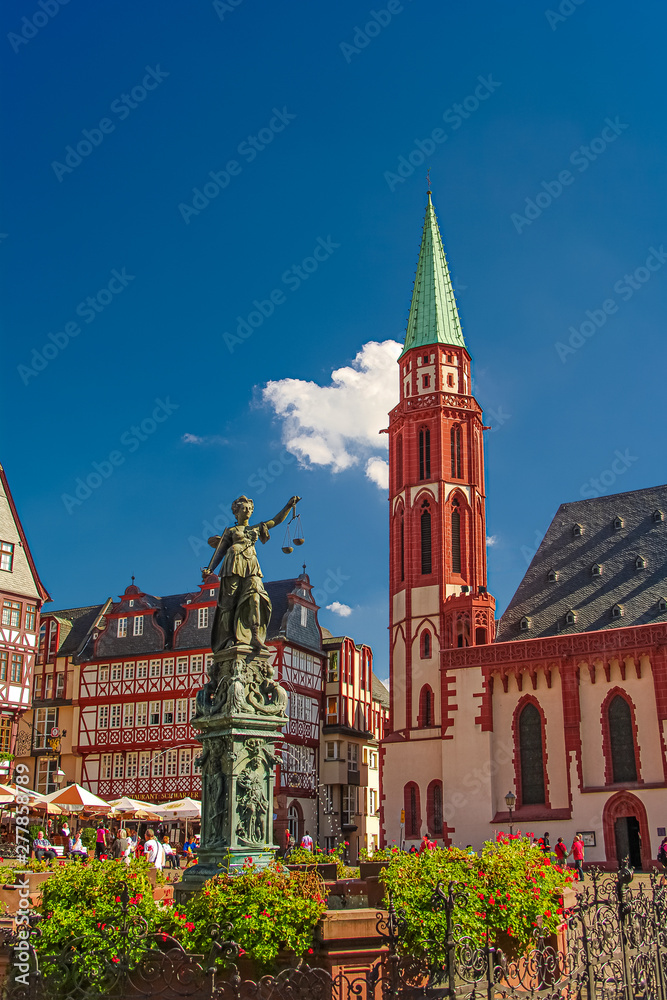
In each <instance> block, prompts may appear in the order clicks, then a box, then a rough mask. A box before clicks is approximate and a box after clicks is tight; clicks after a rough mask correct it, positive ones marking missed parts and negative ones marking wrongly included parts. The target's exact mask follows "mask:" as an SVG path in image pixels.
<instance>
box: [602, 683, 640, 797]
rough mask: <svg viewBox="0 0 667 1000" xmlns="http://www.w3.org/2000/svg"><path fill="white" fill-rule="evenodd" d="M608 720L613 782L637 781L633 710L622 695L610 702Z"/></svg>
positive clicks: (616, 696)
mask: <svg viewBox="0 0 667 1000" xmlns="http://www.w3.org/2000/svg"><path fill="white" fill-rule="evenodd" d="M607 719H608V724H609V753H610V757H611V772H612V781H613V782H614V783H618V782H625V781H636V780H637V757H636V753H635V734H634V727H633V725H632V709H631V708H630V705H629V704H628V702H627V701H626V700H625V698H623V697H622V695H620V694H617V695H615V696H614V697H613V698H612V700H611V701H610V703H609V708H608V709H607Z"/></svg>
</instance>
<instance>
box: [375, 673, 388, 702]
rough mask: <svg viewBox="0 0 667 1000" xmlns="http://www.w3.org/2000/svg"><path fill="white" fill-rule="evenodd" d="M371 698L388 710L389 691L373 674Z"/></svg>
mask: <svg viewBox="0 0 667 1000" xmlns="http://www.w3.org/2000/svg"><path fill="white" fill-rule="evenodd" d="M372 680H373V691H372V694H373V698H374V700H375V701H379V702H380V704H381V705H382V707H383V708H389V691H388V690H387V688H386V687H385V686H384V684H383V683H382V681H381V680H380V678H379V677H378V676H376V674H373V679H372Z"/></svg>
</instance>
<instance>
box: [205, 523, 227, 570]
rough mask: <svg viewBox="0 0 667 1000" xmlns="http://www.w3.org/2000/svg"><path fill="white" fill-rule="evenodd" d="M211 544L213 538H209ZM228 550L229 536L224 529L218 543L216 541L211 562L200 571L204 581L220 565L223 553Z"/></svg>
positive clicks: (213, 540)
mask: <svg viewBox="0 0 667 1000" xmlns="http://www.w3.org/2000/svg"><path fill="white" fill-rule="evenodd" d="M211 542H215V539H214V538H213V539H211V538H209V543H211ZM228 548H229V534H228V532H227V529H226V528H225V530H224V531H223V533H222V534H221V535H220V538H219V539H218V541H217V543H216V545H215V552H214V553H213V555H212V556H211V561H210V562H209V564H208V566H206V567H205V568H204V569H202V571H201V572H202V576H203V578H204V579H206V577H207V576H208V575H209V574H210V573H213V571H214V570H215V568H216V566H219V565H220V563H221V562H222V558H223V556H224V554H225V552H226V551H227V549H228Z"/></svg>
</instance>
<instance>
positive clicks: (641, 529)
mask: <svg viewBox="0 0 667 1000" xmlns="http://www.w3.org/2000/svg"><path fill="white" fill-rule="evenodd" d="M617 518H620V520H621V521H622V525H621V526H620V527H615V525H614V522H615V519H617ZM575 525H580V526H581V534H575V530H574V529H575ZM638 558H639V559H643V560H644V561H645V563H646V566H645V568H638V567H637V560H638ZM596 565H597V566H599V567H600V568H601V572H600V573H599V575H595V574H594V573H593V572H592V569H593V567H594V566H596ZM554 573H555V575H556V579H555V580H554V579H551V580H550V579H549V576H550V574H552V575H553V574H554ZM663 599H664V601H663V605H664V607H665V610H662V608H661V606H660V604H659V602H660V601H661V600H663ZM664 602H667V486H654V487H651V488H649V489H643V490H632V491H631V492H629V493H615V494H613V495H612V496H608V497H596V498H595V499H591V500H577V501H575V502H574V503H564V504H561V506H560V507H559V508H558V510H557V512H556V516H555V517H554V519H553V521H552V522H551V524H550V525H549V528H548V530H547V533H546V535H545V536H544V538H543V540H542V543H541V544H540V547H539V548H538V550H537V552H536V553H535V556H534V558H533V561H532V562H531V564H530V566H529V567H528V571H527V572H526V575H525V576H524V578H523V580H522V581H521V583H520V585H519V587H518V589H517V591H516V593H515V595H514V597H513V598H512V600H511V601H510V604H509V607H508V608H507V610H506V611H505V613H504V615H503V616H502V618H501V619H500V621H499V623H498V630H497V636H496V641H498V642H507V641H509V640H515V639H535V638H540V637H541V636H550V635H563V634H567V633H570V632H592V631H596V630H598V629H609V628H623V627H626V626H628V625H646V624H653V623H655V622H665V621H667V604H665V603H664ZM615 605H618V606H620V608H621V609H622V615H620V616H619V617H613V615H612V609H613V608H614V606H615ZM570 611H572V612H574V615H575V621H574V622H573V623H568V622H567V620H566V616H567V614H568V612H570ZM522 618H527V619H528V623H529V627H528V628H524V629H522V628H521V619H522Z"/></svg>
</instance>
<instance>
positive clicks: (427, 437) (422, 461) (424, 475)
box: [419, 427, 431, 482]
mask: <svg viewBox="0 0 667 1000" xmlns="http://www.w3.org/2000/svg"><path fill="white" fill-rule="evenodd" d="M419 478H420V480H422V482H423V481H424V480H425V479H430V478H431V432H430V430H429V429H428V427H422V428H421V430H420V431H419Z"/></svg>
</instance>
